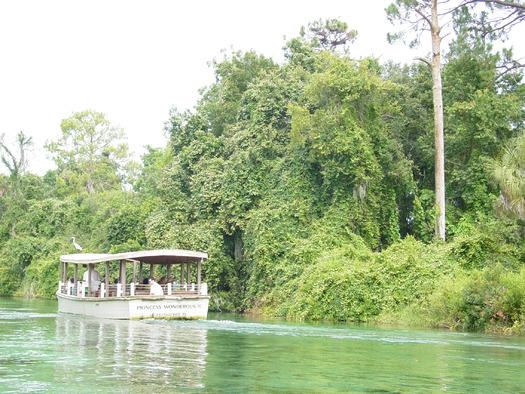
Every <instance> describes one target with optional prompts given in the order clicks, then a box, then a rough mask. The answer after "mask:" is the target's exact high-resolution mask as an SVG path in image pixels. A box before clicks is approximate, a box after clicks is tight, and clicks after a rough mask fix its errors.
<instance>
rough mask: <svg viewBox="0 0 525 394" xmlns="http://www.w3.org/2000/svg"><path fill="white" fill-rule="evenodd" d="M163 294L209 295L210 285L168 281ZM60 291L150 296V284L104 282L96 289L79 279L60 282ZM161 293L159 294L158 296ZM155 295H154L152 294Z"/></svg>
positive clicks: (63, 292)
mask: <svg viewBox="0 0 525 394" xmlns="http://www.w3.org/2000/svg"><path fill="white" fill-rule="evenodd" d="M161 288H162V291H163V295H167V296H171V295H207V294H208V285H207V283H201V284H200V285H197V284H196V283H182V284H179V283H167V284H163V285H161ZM58 292H59V293H61V294H67V295H70V296H76V297H81V298H85V297H98V298H119V297H134V296H150V295H152V294H150V285H145V284H136V283H129V284H125V285H122V284H120V283H116V284H110V285H109V286H107V287H106V284H105V283H104V282H101V283H100V285H98V284H97V286H96V289H95V288H93V286H92V288H91V291H90V289H89V287H88V283H87V282H84V281H79V282H76V283H72V282H69V281H68V282H66V283H63V282H59V284H58ZM158 295H160V294H157V296H158ZM152 296H153V295H152Z"/></svg>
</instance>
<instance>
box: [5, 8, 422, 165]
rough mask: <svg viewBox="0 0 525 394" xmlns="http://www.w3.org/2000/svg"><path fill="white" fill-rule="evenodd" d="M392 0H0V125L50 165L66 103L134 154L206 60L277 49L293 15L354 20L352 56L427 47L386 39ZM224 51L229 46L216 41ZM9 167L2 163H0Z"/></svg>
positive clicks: (182, 100)
mask: <svg viewBox="0 0 525 394" xmlns="http://www.w3.org/2000/svg"><path fill="white" fill-rule="evenodd" d="M391 2H392V0H373V1H362V0H323V1H311V0H299V1H297V0H266V1H264V2H262V1H247V0H244V1H240V0H220V1H218V0H192V1H176V0H46V1H42V0H16V1H15V0H0V54H1V55H0V56H1V60H0V135H2V134H5V137H4V142H5V143H6V144H7V145H9V146H13V147H14V142H15V137H16V134H17V133H18V132H19V131H23V132H24V134H25V135H27V136H31V137H32V138H33V141H34V144H35V146H34V148H33V151H32V152H31V155H30V171H31V172H34V173H36V174H38V175H43V174H44V173H45V172H46V171H47V170H49V169H52V168H54V165H53V163H52V162H50V161H49V160H47V159H46V152H45V150H44V149H43V145H44V143H45V142H46V141H52V140H53V141H56V140H58V138H59V137H60V135H61V130H60V122H61V121H62V120H63V119H65V118H68V117H70V116H71V115H72V114H73V113H74V112H80V111H84V110H94V111H97V112H102V113H104V114H105V115H106V118H107V119H108V120H109V121H110V122H111V124H112V125H115V126H120V127H122V128H123V130H124V132H125V134H126V135H127V142H128V144H129V146H130V150H131V151H132V152H134V156H135V158H136V160H138V161H140V155H141V154H142V153H144V146H145V145H150V146H152V147H164V146H165V145H166V143H167V136H166V135H165V133H164V129H163V128H164V123H165V122H166V121H167V120H168V119H169V111H170V109H171V108H172V107H176V108H177V109H178V110H180V111H184V110H187V109H189V110H192V109H193V107H194V106H195V104H196V103H197V101H198V99H199V97H200V94H199V90H200V89H201V88H204V87H206V86H209V85H211V84H212V83H213V82H214V74H213V69H212V68H210V67H209V65H208V64H209V62H210V61H212V60H213V59H221V58H222V57H223V56H224V53H226V54H229V53H231V51H232V50H234V51H239V50H240V51H244V52H246V51H250V50H254V51H255V52H257V53H259V54H262V55H265V56H267V57H271V58H272V59H274V60H275V61H277V62H278V63H282V61H283V50H282V47H283V46H284V45H285V42H286V40H287V39H291V38H293V37H297V36H298V35H299V30H300V28H301V26H306V25H307V24H308V23H309V22H312V21H316V20H319V19H320V18H323V19H328V18H336V19H339V20H342V21H344V22H346V23H348V25H349V27H350V28H351V29H355V30H357V31H358V36H357V40H356V42H355V43H354V44H353V45H352V47H351V55H352V56H353V57H355V58H362V57H366V56H377V57H380V59H381V61H386V60H389V59H391V60H394V61H397V62H402V63H411V62H413V59H414V57H415V56H421V55H425V54H426V53H427V52H428V49H422V48H420V49H418V50H416V51H414V50H409V49H408V48H407V47H406V46H404V45H403V44H395V45H389V44H388V43H387V41H386V34H387V32H393V31H395V28H394V27H393V26H392V25H391V24H390V22H388V20H387V18H386V13H385V11H384V9H385V8H386V7H387V6H388V4H390V3H391ZM224 51H225V52H224ZM0 171H3V172H4V173H5V169H3V168H2V169H0Z"/></svg>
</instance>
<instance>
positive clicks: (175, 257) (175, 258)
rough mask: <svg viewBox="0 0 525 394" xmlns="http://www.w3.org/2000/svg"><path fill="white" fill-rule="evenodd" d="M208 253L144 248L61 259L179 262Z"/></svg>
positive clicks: (63, 256) (70, 260) (74, 261)
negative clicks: (134, 250)
mask: <svg viewBox="0 0 525 394" xmlns="http://www.w3.org/2000/svg"><path fill="white" fill-rule="evenodd" d="M207 258H208V254H207V253H202V252H194V251H191V250H181V249H162V250H143V251H137V252H126V253H76V254H65V255H62V256H60V261H61V262H63V263H71V264H96V263H102V262H106V261H118V260H120V261H122V260H128V261H138V262H142V263H145V264H177V263H179V264H180V263H192V262H202V261H203V260H204V259H207Z"/></svg>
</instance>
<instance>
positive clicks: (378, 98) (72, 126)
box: [0, 21, 525, 331]
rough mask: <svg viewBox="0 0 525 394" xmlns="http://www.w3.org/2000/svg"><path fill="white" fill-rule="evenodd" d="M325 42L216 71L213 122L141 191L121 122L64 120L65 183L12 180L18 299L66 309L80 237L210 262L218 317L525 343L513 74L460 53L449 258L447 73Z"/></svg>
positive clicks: (452, 98)
mask: <svg viewBox="0 0 525 394" xmlns="http://www.w3.org/2000/svg"><path fill="white" fill-rule="evenodd" d="M326 26H331V28H333V29H335V31H333V32H332V33H333V34H335V37H346V38H345V39H344V40H342V41H343V43H344V44H345V45H347V44H349V43H350V42H351V41H352V40H353V38H355V32H350V33H352V34H350V33H348V32H347V33H345V32H344V30H345V29H346V28H347V26H346V24H343V23H338V22H337V21H330V24H328V23H327V24H326ZM311 27H312V28H314V27H315V28H316V29H317V30H315V29H314V30H311V32H310V33H311V34H310V35H308V34H305V32H304V31H303V32H302V34H301V36H300V37H297V38H294V39H292V40H290V41H289V42H288V43H287V45H286V48H285V57H286V61H285V62H284V64H282V65H279V64H276V63H275V62H274V61H273V60H271V59H268V58H266V57H264V56H262V55H259V54H256V53H254V52H247V53H242V52H234V53H232V54H231V55H229V56H226V57H224V58H223V59H221V60H215V61H214V62H213V63H212V65H213V67H214V70H215V75H216V81H215V83H213V84H212V85H211V86H209V87H207V88H205V89H204V90H203V91H202V96H201V99H200V101H199V102H198V103H197V105H196V107H195V109H194V111H186V112H180V111H178V110H176V109H173V110H172V112H171V115H170V118H169V119H168V121H167V122H166V131H167V133H168V135H169V143H168V145H167V146H166V147H165V148H164V149H152V148H148V152H147V154H145V155H144V156H143V157H142V164H141V166H140V170H139V171H138V172H137V168H138V165H137V164H136V163H133V162H130V161H126V160H125V158H126V152H127V151H126V149H127V148H126V146H125V145H122V143H121V141H120V137H121V133H120V130H117V129H115V128H113V127H111V125H110V123H109V122H108V121H107V120H106V119H105V117H104V115H103V114H99V113H96V112H93V111H85V112H82V113H77V114H74V115H73V116H72V117H71V118H69V119H66V120H64V121H63V122H62V130H63V136H62V138H61V139H59V140H58V141H55V142H49V143H48V145H47V147H48V149H49V151H50V152H51V153H52V154H54V157H55V162H56V164H57V168H56V169H55V170H53V171H49V172H48V173H47V174H46V175H45V176H43V177H38V176H36V175H33V174H29V173H23V174H20V173H16V174H13V173H10V174H8V175H5V176H4V175H2V176H0V249H1V253H0V296H9V295H26V296H40V297H52V296H53V293H54V290H55V287H56V282H57V280H58V264H56V261H58V256H59V255H60V254H64V253H70V252H73V247H72V245H71V243H70V241H69V239H70V237H72V236H75V237H76V239H77V241H78V242H79V243H81V244H82V246H83V247H84V250H86V251H96V252H110V251H113V252H114V251H123V250H138V249H150V248H183V249H192V250H202V251H206V252H207V253H208V254H209V256H210V258H209V261H208V262H207V264H206V267H205V270H204V276H205V280H206V281H207V282H208V285H209V289H210V293H211V295H212V308H215V309H217V310H229V311H236V312H251V313H265V314H270V315H278V316H286V317H289V318H298V319H314V320H325V319H326V320H338V321H392V320H394V321H397V322H401V321H405V322H408V323H411V324H425V325H432V326H440V327H451V328H455V329H465V330H489V329H505V330H514V331H522V330H523V329H524V328H525V285H524V283H525V281H524V279H525V269H524V268H523V267H524V265H523V263H524V259H525V256H524V255H523V232H524V230H525V228H524V226H523V225H524V223H523V221H522V216H520V215H519V214H518V215H516V214H515V213H512V212H511V213H510V214H509V213H508V212H509V211H508V210H501V209H498V207H500V206H501V204H499V205H498V197H499V195H500V190H504V186H502V185H504V184H505V179H506V178H505V174H504V173H498V174H499V175H498V174H496V169H497V168H498V165H500V167H499V168H501V163H503V161H502V160H508V154H507V156H502V155H503V154H504V153H505V152H509V151H511V150H512V149H511V148H512V147H513V146H516V144H522V142H521V141H523V139H522V138H521V139H520V138H519V137H520V136H522V135H523V133H524V120H525V112H524V110H523V108H524V104H525V89H524V86H523V83H522V74H521V72H520V71H519V70H518V69H516V70H510V71H508V72H506V73H505V74H503V75H502V74H500V71H499V68H498V66H499V65H500V63H501V61H502V56H500V55H499V54H498V53H496V52H494V51H493V49H492V47H491V45H490V43H487V42H485V41H482V40H478V39H477V38H476V37H470V36H469V35H468V34H463V35H458V39H457V40H455V41H454V42H453V44H452V45H451V47H450V52H449V53H448V55H447V57H446V59H447V61H446V64H445V66H444V69H443V76H444V78H443V92H444V102H445V150H446V170H447V178H446V181H447V183H446V188H447V194H446V195H447V223H446V225H447V234H449V240H448V242H447V243H441V242H433V234H434V231H433V226H434V221H433V218H434V215H435V212H434V205H433V204H434V196H433V167H434V161H433V136H432V130H433V126H432V122H433V113H432V93H431V89H432V85H431V83H432V81H431V76H430V71H429V69H428V68H427V67H426V66H425V65H423V64H419V63H414V64H410V65H398V64H391V63H387V64H381V63H380V62H379V61H378V60H377V59H372V58H367V59H360V60H356V59H353V58H352V56H351V46H349V47H348V48H345V49H346V50H345V51H337V48H336V47H334V48H331V47H330V48H329V49H326V48H324V47H323V46H322V45H321V41H322V39H321V38H322V37H325V39H326V35H323V34H322V33H323V32H322V29H323V24H322V23H321V22H318V23H315V24H313V25H312V26H311ZM337 29H340V31H337ZM342 33H345V34H342ZM333 40H334V42H335V41H336V40H335V39H333ZM326 45H328V44H326ZM328 46H329V45H328ZM349 48H350V51H349ZM507 55H508V52H507ZM95 135H96V136H98V137H100V138H99V139H98V141H103V142H100V144H101V145H97V144H96V141H97V138H92V137H93V136H95ZM86 138H87V139H89V140H90V141H91V142H93V141H95V142H94V144H92V145H89V146H87V145H86V143H85V141H86ZM504 148H505V149H504ZM516 151H517V152H520V151H519V150H516ZM502 157H503V159H502ZM505 163H506V161H505ZM511 163H514V165H515V166H519V165H521V163H523V159H522V161H519V160H515V161H511ZM518 172H519V171H518ZM494 180H495V181H494ZM518 194H519V193H518ZM516 198H518V199H519V198H521V199H523V194H521V195H520V196H518V197H516ZM520 201H522V200H520Z"/></svg>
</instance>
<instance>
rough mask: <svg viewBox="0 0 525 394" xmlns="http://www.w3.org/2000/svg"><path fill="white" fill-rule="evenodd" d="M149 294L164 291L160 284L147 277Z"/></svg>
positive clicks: (158, 293)
mask: <svg viewBox="0 0 525 394" xmlns="http://www.w3.org/2000/svg"><path fill="white" fill-rule="evenodd" d="M149 284H150V288H149V295H164V291H162V286H161V285H159V284H158V283H157V282H155V280H154V279H153V278H149Z"/></svg>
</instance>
